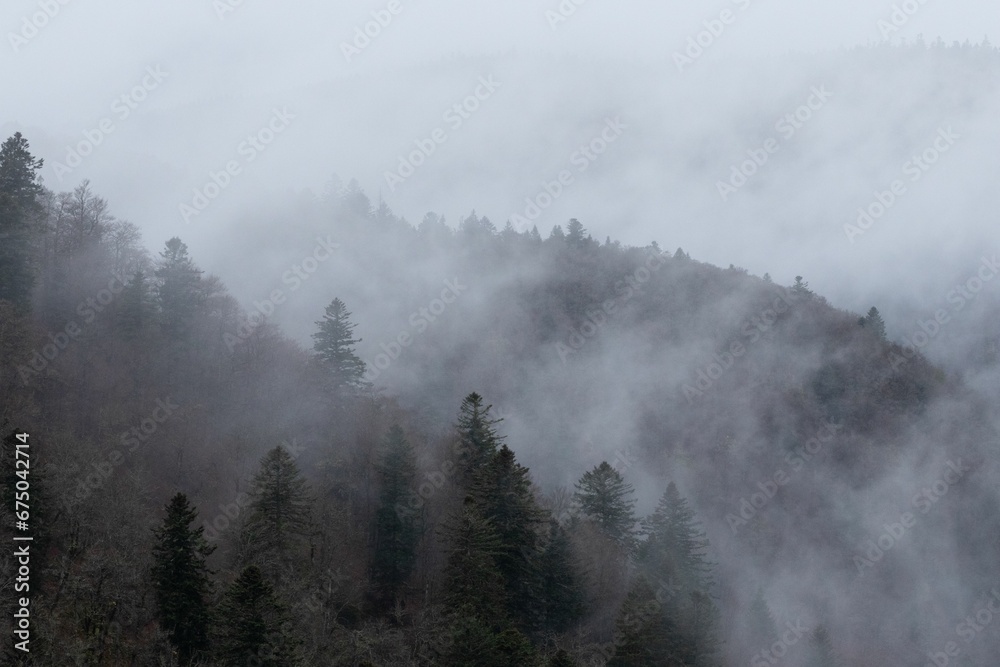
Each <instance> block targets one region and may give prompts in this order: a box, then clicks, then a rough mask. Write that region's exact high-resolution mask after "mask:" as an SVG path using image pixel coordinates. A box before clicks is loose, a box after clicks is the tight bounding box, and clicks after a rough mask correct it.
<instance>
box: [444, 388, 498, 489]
mask: <svg viewBox="0 0 1000 667" xmlns="http://www.w3.org/2000/svg"><path fill="white" fill-rule="evenodd" d="M492 407H493V406H491V405H483V397H482V396H480V395H479V394H477V393H475V392H473V393H471V394H469V395H468V396H466V397H465V398H464V399H463V400H462V406H461V408H459V413H458V422H457V423H456V424H455V429H456V431H457V432H458V439H459V442H458V447H457V449H458V453H459V455H460V464H459V476H458V477H459V479H458V481H459V483H460V484H462V485H463V486H466V487H467V486H468V485H469V484H471V483H472V479H473V476H474V474H475V473H476V471H478V470H480V469H482V468H483V467H484V466H486V464H487V463H489V462H490V460H492V458H493V456H494V455H495V454H496V453H497V451H498V449H499V447H500V443H501V442H502V441H503V438H501V437H500V436H499V435H497V432H496V425H497V424H499V423H500V422H501V421H503V420H502V419H493V418H491V417H490V409H491V408H492Z"/></svg>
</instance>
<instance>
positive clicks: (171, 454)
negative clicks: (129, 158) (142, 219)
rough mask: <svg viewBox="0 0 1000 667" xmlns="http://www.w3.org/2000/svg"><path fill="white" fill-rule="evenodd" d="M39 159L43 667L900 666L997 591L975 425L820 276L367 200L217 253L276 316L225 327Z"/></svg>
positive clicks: (38, 538) (2, 281) (21, 304)
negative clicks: (264, 255)
mask: <svg viewBox="0 0 1000 667" xmlns="http://www.w3.org/2000/svg"><path fill="white" fill-rule="evenodd" d="M40 157H47V156H40ZM41 166H42V165H41V161H40V159H39V156H35V155H33V154H32V152H31V149H30V146H29V144H28V141H27V139H26V138H24V137H22V136H21V135H20V134H16V135H14V136H12V137H10V138H9V139H7V140H6V141H5V142H4V143H3V145H2V149H0V422H2V424H3V426H2V429H3V432H2V433H0V435H2V436H3V437H4V449H3V456H4V458H3V475H4V476H3V484H2V486H3V494H4V505H3V506H4V510H3V515H2V517H0V524H2V532H3V536H4V538H5V539H6V540H7V542H8V543H10V542H11V538H12V534H13V532H14V530H15V529H14V528H13V527H14V525H15V524H14V521H15V516H16V512H17V511H18V508H17V507H16V506H15V504H14V500H13V499H14V497H15V496H14V491H15V489H18V488H19V487H18V486H17V483H18V479H19V478H18V477H17V476H16V475H15V467H14V465H13V461H14V459H15V457H16V456H17V451H18V446H17V443H18V442H19V439H18V438H17V437H16V435H17V434H19V433H20V434H23V433H28V434H29V436H28V439H29V442H30V451H31V468H30V481H31V487H30V488H31V492H30V504H31V522H32V524H31V525H32V527H33V530H34V541H33V543H32V547H31V553H32V556H31V576H30V581H29V582H27V583H28V584H29V585H30V591H31V594H32V596H33V597H32V608H31V613H32V615H31V624H32V630H33V640H32V641H33V649H32V656H33V662H32V663H30V664H35V665H58V666H64V665H351V666H354V667H361V666H379V667H381V666H386V667H389V666H404V665H448V666H459V665H477V666H484V667H485V666H492V665H496V666H501V665H504V666H506V665H510V666H514V665H517V666H523V665H528V666H530V665H537V666H539V667H541V666H550V667H554V666H557V665H558V666H562V667H565V666H569V665H580V666H582V665H593V664H607V665H612V666H616V667H626V666H629V667H632V666H640V665H642V666H646V665H698V666H702V665H705V666H709V665H745V664H752V665H755V666H756V665H778V664H787V665H807V666H809V667H829V666H831V665H844V666H846V665H852V666H854V665H858V666H863V665H886V664H889V665H911V664H914V665H915V664H923V663H924V662H926V660H927V656H928V655H929V654H934V653H936V652H938V651H940V650H942V647H943V646H944V645H945V643H946V642H948V641H949V640H951V639H953V637H952V634H953V633H951V630H952V629H953V628H954V624H955V623H956V622H959V621H960V620H961V619H962V618H963V617H965V616H966V615H968V614H969V613H970V610H971V613H973V614H974V613H975V611H976V610H978V609H979V608H980V607H981V606H982V605H984V604H985V602H983V601H984V599H986V598H985V596H986V595H987V594H988V591H989V590H990V588H991V587H992V586H994V585H995V584H996V577H997V567H996V562H997V555H998V554H997V541H996V535H997V530H998V525H997V523H998V516H997V512H996V509H997V495H996V490H995V489H996V481H997V479H998V477H997V470H996V463H995V456H994V457H992V459H993V460H991V457H989V456H988V455H989V454H991V453H995V448H996V442H997V433H996V428H995V425H996V422H995V415H994V414H993V412H994V410H992V407H993V406H992V403H991V400H992V396H991V395H990V394H989V393H988V391H986V390H984V389H983V388H982V387H981V386H978V385H977V384H976V383H973V384H967V383H966V382H965V381H964V379H963V378H962V377H960V376H958V375H957V374H949V373H946V372H944V371H943V370H941V369H939V368H936V367H934V366H933V365H931V364H930V363H928V362H927V361H926V360H925V359H924V357H923V356H922V355H921V354H920V353H919V351H918V350H917V349H915V348H914V346H913V345H912V344H907V345H900V344H898V343H896V342H893V341H892V340H890V339H889V338H888V337H887V335H886V330H885V323H884V322H883V321H882V318H881V316H880V314H879V311H878V308H877V307H875V306H873V307H872V309H871V310H869V311H867V312H864V313H852V312H846V311H843V310H838V309H836V308H834V307H832V306H831V305H830V304H829V303H828V302H827V301H826V299H824V298H823V296H822V295H820V294H816V293H814V292H813V291H812V290H811V289H810V288H809V285H808V267H804V268H803V269H802V274H803V276H799V277H798V278H796V280H795V282H794V283H793V284H790V285H780V284H778V283H777V282H775V281H774V280H772V279H771V278H770V277H769V276H767V275H764V276H761V277H757V276H753V275H749V274H748V272H747V271H745V270H743V269H741V268H739V267H735V266H729V268H719V267H715V266H712V265H709V264H705V263H702V262H700V261H698V260H697V258H693V257H690V256H689V255H688V254H687V253H685V252H684V251H683V250H682V249H676V250H674V249H671V250H669V251H668V250H667V249H666V242H667V241H668V240H661V241H660V243H663V247H661V246H660V245H659V244H658V243H657V242H655V241H651V242H650V243H649V245H647V246H645V247H625V246H622V245H621V244H619V243H617V242H615V241H613V240H612V239H610V238H607V239H605V240H603V241H600V240H595V239H593V238H592V237H591V235H590V234H589V233H588V231H587V228H586V226H585V224H584V222H582V221H581V220H585V219H586V216H585V215H584V212H581V214H580V219H575V218H574V219H571V220H568V221H566V222H565V223H563V224H562V225H559V226H556V227H555V228H553V229H551V230H544V234H542V233H540V230H538V229H537V228H534V227H532V228H530V229H529V228H527V227H526V226H525V227H521V228H518V227H515V226H514V225H513V224H511V223H507V224H506V225H501V226H500V227H499V228H498V226H496V225H494V224H493V223H492V222H491V221H490V220H489V219H488V217H484V216H480V215H477V214H476V213H475V212H473V213H471V214H469V215H468V216H467V217H465V218H464V219H463V220H462V221H461V222H460V223H458V224H457V225H456V226H454V227H452V226H450V225H448V224H447V223H446V221H445V220H444V219H443V218H442V217H441V216H439V215H437V214H434V213H429V214H427V216H426V217H425V218H424V219H423V220H422V221H421V223H420V224H418V225H411V224H410V223H408V222H407V221H405V220H403V219H400V218H398V217H397V216H395V215H394V214H393V213H392V211H391V210H389V208H388V207H387V206H386V205H385V204H384V203H382V202H379V203H378V204H375V203H373V202H372V201H371V200H370V199H369V198H368V196H367V195H366V194H365V193H364V192H362V190H361V189H360V188H359V187H358V186H357V184H356V183H352V184H349V185H348V186H346V187H340V186H336V187H334V188H332V189H331V191H329V192H328V193H326V195H325V196H320V197H317V196H314V195H312V194H311V193H308V192H305V193H296V194H293V195H288V196H287V197H286V198H285V199H282V200H279V201H275V202H274V203H273V205H272V206H271V207H269V208H267V209H262V210H258V211H255V212H253V213H252V214H247V215H246V216H245V218H244V219H242V220H241V222H240V224H241V229H242V234H241V235H234V236H233V239H232V242H231V245H230V246H229V248H228V249H227V251H228V252H229V253H231V254H232V256H237V255H239V256H241V258H242V261H243V262H248V261H249V262H255V265H256V266H257V267H258V275H255V276H254V277H253V280H254V281H255V284H263V285H270V286H271V287H270V289H268V290H265V291H262V292H260V295H259V298H258V299H255V300H253V302H252V303H247V304H241V303H240V302H239V301H237V299H235V298H234V297H233V296H231V295H230V294H229V292H228V291H227V286H226V285H224V284H223V282H222V281H221V280H220V279H219V278H217V277H215V276H213V275H211V274H210V273H209V272H207V271H206V270H204V268H203V267H202V265H201V264H200V263H199V259H198V257H195V256H192V253H191V252H189V249H188V247H187V246H186V245H185V243H184V241H183V240H182V239H181V238H177V237H174V238H170V239H166V240H163V239H143V238H142V237H141V235H140V231H139V226H137V225H136V224H133V223H132V222H128V221H125V220H120V219H118V218H116V217H115V215H114V202H106V201H105V200H104V199H102V198H101V196H100V193H98V192H95V191H94V190H93V189H92V188H91V187H90V185H89V184H88V183H84V184H83V185H81V186H79V187H77V188H76V189H74V190H73V191H71V192H55V191H52V190H50V189H48V188H46V187H44V186H43V185H42V184H41V182H40V181H39V179H38V172H39V169H40V168H41ZM276 223H280V227H279V225H278V224H276ZM291 223H294V224H291ZM278 230H280V231H278ZM262 240H263V241H265V242H266V245H267V249H268V251H269V253H270V256H271V257H277V258H279V259H272V260H271V261H270V262H267V261H265V260H264V259H260V260H259V261H255V253H257V252H259V251H260V250H259V249H260V247H261V244H262ZM147 243H148V244H149V245H150V247H158V250H157V251H155V252H150V251H149V250H147V249H146V248H147V246H146V244H147ZM289 253H291V254H292V255H294V256H296V257H298V259H297V260H296V261H294V262H293V263H291V264H288V265H285V264H282V263H281V262H282V261H283V259H280V258H283V257H284V256H286V255H288V254H289ZM303 286H308V289H309V290H312V291H313V293H315V291H316V290H319V291H322V292H323V293H324V294H325V296H324V298H323V301H324V303H325V304H328V305H327V306H326V307H325V308H323V309H317V310H316V311H315V312H304V302H303V301H301V300H300V301H296V297H297V293H298V290H299V289H300V288H303ZM282 309H285V311H286V312H293V313H295V314H296V316H298V315H302V317H298V322H299V323H298V325H297V329H296V330H295V331H294V333H293V334H291V335H286V334H285V333H283V332H282V331H281V330H280V329H279V328H278V327H277V326H276V325H275V324H274V323H273V322H272V321H270V319H271V318H272V316H273V315H274V314H275V313H276V312H277V311H279V310H282ZM375 322H377V323H378V324H373V323H375ZM303 332H305V335H302V334H303ZM989 342H990V341H989V340H987V339H986V338H984V339H983V340H981V341H977V342H975V343H972V344H971V346H972V348H973V349H975V350H977V351H978V352H979V357H978V358H979V363H980V364H981V366H982V367H983V368H984V369H985V368H988V367H990V366H991V365H992V364H995V355H992V356H991V353H989V352H988V350H989V349H992V348H989V346H988V344H989ZM980 377H984V376H980ZM985 377H989V376H985ZM21 479H23V477H22V478H21ZM952 487H955V488H954V489H952ZM3 568H4V569H3V570H2V572H0V583H2V586H0V589H2V590H3V591H4V601H5V604H11V602H9V601H11V600H13V599H14V595H13V593H11V591H12V590H13V589H14V586H15V584H16V583H17V573H18V570H17V562H16V561H14V560H9V559H4V560H3ZM11 613H12V612H11ZM11 613H7V612H5V614H4V619H5V620H4V623H5V624H7V626H5V627H4V629H3V633H4V635H5V636H12V635H11V631H12V628H11V627H8V626H9V624H10V623H11V618H12V616H11ZM973 636H975V634H974V635H973ZM4 647H5V651H6V654H5V658H4V659H5V660H10V661H11V663H10V664H20V663H15V661H16V660H19V659H21V658H20V656H19V654H18V653H17V651H15V650H14V649H13V648H12V647H10V646H8V645H7V644H5V645H4ZM962 649H963V650H962V658H963V659H965V660H966V661H967V664H978V665H982V664H991V661H996V660H997V659H998V658H1000V654H998V653H997V649H996V643H995V642H991V641H986V640H982V641H977V642H975V643H968V644H963V646H962ZM26 664H27V663H26ZM958 664H962V663H958Z"/></svg>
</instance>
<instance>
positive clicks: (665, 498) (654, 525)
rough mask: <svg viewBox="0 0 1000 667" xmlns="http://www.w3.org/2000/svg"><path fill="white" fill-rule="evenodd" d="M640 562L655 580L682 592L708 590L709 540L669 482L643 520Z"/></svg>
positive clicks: (709, 573) (692, 512)
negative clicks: (671, 584) (673, 586)
mask: <svg viewBox="0 0 1000 667" xmlns="http://www.w3.org/2000/svg"><path fill="white" fill-rule="evenodd" d="M640 532H641V534H642V535H643V536H645V538H646V539H645V541H643V542H642V544H641V545H640V546H639V562H640V563H642V564H643V565H644V566H645V567H646V568H647V569H648V571H650V572H651V573H653V574H654V575H655V576H657V577H660V578H662V579H665V580H667V581H671V582H672V583H673V584H674V585H676V586H679V587H680V588H681V589H682V590H684V591H685V592H689V591H707V590H708V589H709V588H710V587H711V571H712V565H711V563H709V561H708V558H707V556H706V552H707V550H708V546H709V545H708V539H707V538H706V537H705V533H704V532H703V531H702V530H701V529H700V528H699V527H698V524H697V521H696V519H695V515H694V511H693V510H692V509H691V507H690V505H688V502H687V500H686V499H684V498H683V497H681V495H680V492H679V491H678V490H677V486H676V485H675V484H674V483H673V482H671V483H670V484H668V485H667V490H666V491H665V492H664V494H663V495H662V496H661V497H660V501H659V503H658V504H657V506H656V509H655V510H654V511H653V513H652V514H651V515H650V516H648V517H646V518H645V519H643V520H642V527H641V531H640Z"/></svg>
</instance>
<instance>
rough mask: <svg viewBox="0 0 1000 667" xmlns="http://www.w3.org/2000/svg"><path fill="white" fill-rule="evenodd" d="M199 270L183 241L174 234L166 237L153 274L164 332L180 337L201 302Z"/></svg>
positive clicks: (186, 329) (202, 294)
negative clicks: (164, 246)
mask: <svg viewBox="0 0 1000 667" xmlns="http://www.w3.org/2000/svg"><path fill="white" fill-rule="evenodd" d="M201 273H202V272H201V271H200V270H199V269H198V268H197V267H196V266H195V265H194V262H192V261H191V258H190V257H189V256H188V250H187V245H186V244H184V243H183V242H182V241H181V240H180V239H179V238H177V237H176V236H175V237H174V238H172V239H170V240H169V241H167V245H166V248H165V249H164V251H163V252H161V253H160V262H159V268H157V269H156V277H157V279H158V280H159V285H158V287H157V297H158V301H159V306H160V313H161V318H160V322H161V325H162V327H163V330H164V332H165V333H166V334H167V335H168V336H171V337H173V338H178V337H182V336H183V335H184V334H185V333H186V332H187V331H188V328H189V327H190V324H191V319H192V316H193V315H194V312H195V310H196V309H197V308H198V306H200V305H201V304H202V303H203V302H204V292H203V290H202V280H201Z"/></svg>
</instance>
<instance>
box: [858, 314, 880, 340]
mask: <svg viewBox="0 0 1000 667" xmlns="http://www.w3.org/2000/svg"><path fill="white" fill-rule="evenodd" d="M858 324H860V325H861V326H863V327H865V328H866V329H868V330H869V331H871V332H872V333H873V334H875V335H876V336H878V338H879V339H880V340H885V338H886V336H885V320H883V319H882V315H881V314H880V313H879V312H878V308H876V307H875V306H872V307H871V309H870V310H869V311H868V315H867V316H865V317H862V318H861V319H859V320H858Z"/></svg>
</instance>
